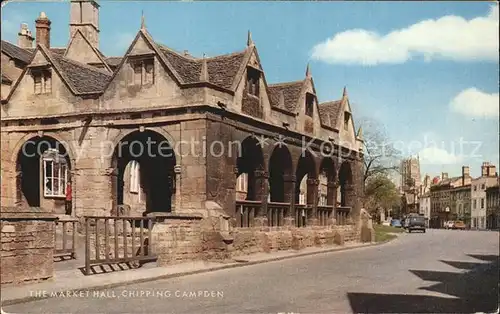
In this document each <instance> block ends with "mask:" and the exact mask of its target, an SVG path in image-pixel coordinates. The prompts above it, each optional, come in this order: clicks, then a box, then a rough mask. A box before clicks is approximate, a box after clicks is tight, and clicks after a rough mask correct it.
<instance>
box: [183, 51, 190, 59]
mask: <svg viewBox="0 0 500 314" xmlns="http://www.w3.org/2000/svg"><path fill="white" fill-rule="evenodd" d="M183 55H184V56H186V57H190V56H191V55H190V54H189V51H187V50H184V52H183Z"/></svg>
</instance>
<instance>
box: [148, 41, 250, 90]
mask: <svg viewBox="0 0 500 314" xmlns="http://www.w3.org/2000/svg"><path fill="white" fill-rule="evenodd" d="M157 45H158V48H159V49H160V51H161V52H162V53H163V54H164V56H165V58H166V59H167V60H168V62H170V64H171V65H172V67H173V68H174V70H175V71H176V72H177V73H178V74H179V76H180V77H181V79H182V81H183V82H184V83H186V84H189V83H197V82H200V77H201V68H202V63H203V59H201V58H194V57H191V56H185V55H182V54H180V53H178V52H176V51H174V50H172V49H170V48H169V47H166V46H165V45H162V44H158V43H157ZM245 52H246V50H244V51H240V52H236V53H231V54H226V55H220V56H216V57H211V58H206V62H207V70H208V80H209V82H210V83H212V84H214V85H217V86H220V87H223V88H226V89H231V87H232V85H233V82H234V80H235V78H236V76H237V74H238V71H239V69H240V67H241V64H242V62H243V59H244V57H245Z"/></svg>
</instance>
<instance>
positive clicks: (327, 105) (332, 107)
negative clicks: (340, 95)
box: [318, 100, 342, 128]
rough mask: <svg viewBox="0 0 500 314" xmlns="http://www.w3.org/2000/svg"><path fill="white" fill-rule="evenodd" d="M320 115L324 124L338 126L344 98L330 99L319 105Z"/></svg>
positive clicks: (332, 126)
mask: <svg viewBox="0 0 500 314" xmlns="http://www.w3.org/2000/svg"><path fill="white" fill-rule="evenodd" d="M318 109H319V117H320V119H321V123H322V124H323V125H326V126H329V127H331V128H336V127H337V123H338V121H339V118H340V114H341V113H342V100H334V101H328V102H324V103H320V104H319V105H318Z"/></svg>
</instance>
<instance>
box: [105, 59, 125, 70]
mask: <svg viewBox="0 0 500 314" xmlns="http://www.w3.org/2000/svg"><path fill="white" fill-rule="evenodd" d="M122 59H123V58H122V57H107V58H104V61H106V63H107V64H108V65H109V66H110V67H112V68H115V67H117V66H118V65H119V64H120V62H122Z"/></svg>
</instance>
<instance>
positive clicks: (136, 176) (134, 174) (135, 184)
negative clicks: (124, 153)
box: [130, 160, 141, 193]
mask: <svg viewBox="0 0 500 314" xmlns="http://www.w3.org/2000/svg"><path fill="white" fill-rule="evenodd" d="M139 168H140V167H139V162H137V161H136V160H132V161H131V162H130V193H139V187H140V186H141V185H140V170H139Z"/></svg>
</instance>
